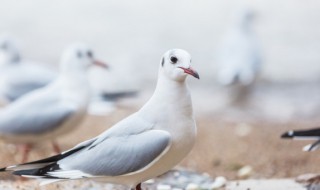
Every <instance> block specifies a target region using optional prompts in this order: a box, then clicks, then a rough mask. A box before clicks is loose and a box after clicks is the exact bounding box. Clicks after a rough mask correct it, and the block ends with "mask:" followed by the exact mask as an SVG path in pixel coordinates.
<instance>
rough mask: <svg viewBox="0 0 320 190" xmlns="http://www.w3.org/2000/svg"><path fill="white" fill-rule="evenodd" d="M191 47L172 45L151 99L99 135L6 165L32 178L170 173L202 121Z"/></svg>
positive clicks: (124, 180)
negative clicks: (191, 85) (194, 98)
mask: <svg viewBox="0 0 320 190" xmlns="http://www.w3.org/2000/svg"><path fill="white" fill-rule="evenodd" d="M190 64H191V57H190V55H189V53H187V52H186V51H184V50H180V49H173V50H169V51H168V52H166V53H165V54H164V56H163V57H162V60H161V62H160V67H159V74H158V82H157V86H156V89H155V92H154V94H153V96H152V97H151V99H150V100H149V101H148V102H147V103H146V104H145V105H144V106H143V107H142V108H141V109H140V110H139V111H138V112H136V113H134V114H132V115H131V116H129V117H127V118H125V119H124V120H122V121H120V122H119V123H117V124H115V125H114V126H113V127H112V128H110V129H109V130H107V131H105V132H104V133H102V134H101V135H99V136H97V137H96V138H93V139H90V140H88V141H85V142H83V143H80V144H79V145H77V146H75V147H74V148H73V149H70V150H69V151H66V152H64V153H62V154H59V155H56V156H53V157H50V158H46V159H43V160H39V161H35V162H30V163H27V164H22V165H17V166H12V167H7V168H3V169H2V171H5V170H14V174H16V175H21V176H25V177H31V178H33V177H34V178H40V179H51V181H49V182H55V181H60V180H67V179H88V178H93V179H95V180H98V181H105V182H109V183H117V184H124V185H127V186H129V187H131V188H135V187H136V189H140V188H141V186H140V185H141V182H143V181H145V180H148V179H150V178H153V177H156V176H158V175H160V174H163V173H165V172H166V171H168V170H169V169H171V168H172V167H174V166H175V165H176V164H178V163H179V162H180V161H181V160H182V159H183V158H184V157H185V156H186V155H187V154H188V153H189V152H190V150H191V149H192V147H193V145H194V143H195V139H196V124H195V120H194V117H193V110H192V102H191V97H190V92H189V89H188V86H187V84H186V82H185V80H186V77H187V75H192V76H194V77H196V78H199V75H198V73H197V72H196V71H195V70H193V69H192V68H191V66H190Z"/></svg>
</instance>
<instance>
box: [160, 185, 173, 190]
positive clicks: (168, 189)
mask: <svg viewBox="0 0 320 190" xmlns="http://www.w3.org/2000/svg"><path fill="white" fill-rule="evenodd" d="M157 190H171V186H170V185H164V184H159V185H157Z"/></svg>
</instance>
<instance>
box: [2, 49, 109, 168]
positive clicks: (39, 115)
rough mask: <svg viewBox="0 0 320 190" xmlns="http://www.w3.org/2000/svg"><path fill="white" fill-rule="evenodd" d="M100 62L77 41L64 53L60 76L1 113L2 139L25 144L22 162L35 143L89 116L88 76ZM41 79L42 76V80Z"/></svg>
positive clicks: (57, 148)
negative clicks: (92, 66)
mask: <svg viewBox="0 0 320 190" xmlns="http://www.w3.org/2000/svg"><path fill="white" fill-rule="evenodd" d="M93 64H98V65H101V66H105V65H104V64H102V63H101V62H98V61H96V60H95V59H94V57H93V54H92V51H91V49H90V48H88V47H87V46H86V45H84V44H74V45H72V46H71V47H69V48H67V49H66V51H65V52H64V54H63V56H62V60H61V64H60V76H59V77H58V78H57V79H56V80H54V81H53V82H52V83H50V84H49V85H47V86H46V87H43V88H40V89H37V90H35V91H32V92H30V93H28V94H26V95H25V96H23V97H21V98H20V99H18V100H17V101H15V102H13V103H12V104H10V105H8V106H7V107H5V108H4V109H3V110H1V112H0V139H4V140H6V141H8V142H12V143H16V144H22V145H23V149H24V150H23V157H22V158H23V159H22V162H25V161H27V158H28V157H27V156H28V153H29V150H30V149H31V148H32V145H34V144H37V143H42V142H43V141H47V140H49V141H50V140H51V141H52V145H53V147H54V150H55V152H60V150H59V147H58V145H57V144H56V143H55V142H54V139H55V138H56V137H58V136H60V135H63V134H66V133H68V132H70V131H71V130H73V129H75V127H76V126H77V125H78V124H79V123H80V122H81V120H82V119H83V118H84V116H85V115H86V110H87V105H88V102H89V99H90V87H89V82H88V80H87V78H86V71H87V69H88V67H89V66H91V65H93ZM39 80H40V79H39Z"/></svg>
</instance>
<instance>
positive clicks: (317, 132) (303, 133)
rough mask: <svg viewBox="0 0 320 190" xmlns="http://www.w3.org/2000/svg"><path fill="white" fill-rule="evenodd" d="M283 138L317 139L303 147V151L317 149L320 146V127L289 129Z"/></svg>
mask: <svg viewBox="0 0 320 190" xmlns="http://www.w3.org/2000/svg"><path fill="white" fill-rule="evenodd" d="M281 138H285V139H294V140H316V141H315V142H314V143H312V144H309V145H306V146H305V147H303V151H315V150H317V149H319V148H320V128H314V129H306V130H295V131H288V132H286V133H284V134H282V135H281Z"/></svg>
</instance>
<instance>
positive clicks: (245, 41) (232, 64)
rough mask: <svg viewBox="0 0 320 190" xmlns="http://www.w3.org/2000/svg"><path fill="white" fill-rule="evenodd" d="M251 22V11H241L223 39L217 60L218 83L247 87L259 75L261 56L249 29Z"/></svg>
mask: <svg viewBox="0 0 320 190" xmlns="http://www.w3.org/2000/svg"><path fill="white" fill-rule="evenodd" d="M252 20H253V13H252V11H251V10H249V9H241V11H240V12H238V14H236V19H235V23H234V26H232V27H231V28H230V30H229V31H228V32H227V33H226V35H225V36H224V38H223V43H222V46H221V47H220V49H219V50H218V52H219V55H218V60H217V61H218V64H219V65H220V70H219V73H218V81H219V83H220V84H222V85H232V84H235V85H241V86H248V85H250V84H252V83H253V82H254V80H255V78H256V77H257V75H258V73H259V70H260V67H261V56H260V51H259V47H258V43H257V40H256V38H255V35H254V33H253V31H252V28H251V27H252Z"/></svg>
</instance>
